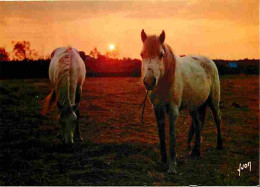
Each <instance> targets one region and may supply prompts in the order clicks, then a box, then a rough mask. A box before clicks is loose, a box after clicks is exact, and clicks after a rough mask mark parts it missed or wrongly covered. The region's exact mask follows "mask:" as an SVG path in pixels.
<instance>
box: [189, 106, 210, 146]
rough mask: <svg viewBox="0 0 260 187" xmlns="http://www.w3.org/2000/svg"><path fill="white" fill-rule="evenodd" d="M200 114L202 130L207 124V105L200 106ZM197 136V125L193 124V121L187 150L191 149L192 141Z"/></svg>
mask: <svg viewBox="0 0 260 187" xmlns="http://www.w3.org/2000/svg"><path fill="white" fill-rule="evenodd" d="M198 112H199V116H198V117H199V120H200V124H201V127H200V130H202V128H203V127H204V123H205V117H206V113H207V103H205V104H203V105H202V106H200V108H199V109H198ZM194 134H195V124H194V122H193V120H191V126H190V130H189V134H188V146H187V149H190V148H191V140H192V137H193V135H194Z"/></svg>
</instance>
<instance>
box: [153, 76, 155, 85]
mask: <svg viewBox="0 0 260 187" xmlns="http://www.w3.org/2000/svg"><path fill="white" fill-rule="evenodd" d="M155 83H156V78H153V86H155Z"/></svg>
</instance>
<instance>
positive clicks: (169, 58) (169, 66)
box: [163, 44, 176, 82]
mask: <svg viewBox="0 0 260 187" xmlns="http://www.w3.org/2000/svg"><path fill="white" fill-rule="evenodd" d="M163 49H164V52H165V57H164V59H163V61H164V64H165V77H166V78H167V80H168V81H169V82H172V81H173V79H174V77H175V69H176V57H175V55H174V54H173V51H172V48H171V47H170V46H169V45H168V44H163Z"/></svg>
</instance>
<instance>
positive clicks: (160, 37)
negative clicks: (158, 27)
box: [159, 30, 165, 44]
mask: <svg viewBox="0 0 260 187" xmlns="http://www.w3.org/2000/svg"><path fill="white" fill-rule="evenodd" d="M159 39H160V42H161V44H163V42H164V40H165V32H164V30H163V31H162V33H161V34H160V36H159Z"/></svg>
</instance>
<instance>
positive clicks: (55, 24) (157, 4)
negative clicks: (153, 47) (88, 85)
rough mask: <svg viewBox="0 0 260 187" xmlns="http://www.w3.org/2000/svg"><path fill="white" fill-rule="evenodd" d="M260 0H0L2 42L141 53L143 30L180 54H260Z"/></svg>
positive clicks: (48, 48) (224, 56)
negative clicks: (111, 47)
mask: <svg viewBox="0 0 260 187" xmlns="http://www.w3.org/2000/svg"><path fill="white" fill-rule="evenodd" d="M258 17H259V4H258V0H172V1H163V2H161V1H141V2H139V1H124V2H122V1H76V2H68V1H67V2H64V1H63V2H0V47H5V48H6V49H7V51H9V52H11V51H12V43H11V41H12V40H14V41H21V40H26V41H30V42H31V46H32V48H34V49H36V50H37V51H39V53H40V54H41V55H42V54H45V55H47V54H50V53H51V52H52V50H53V49H55V48H56V47H60V46H73V47H76V48H77V49H78V50H83V51H85V52H86V53H87V54H88V53H89V51H90V50H91V49H93V48H94V47H97V48H98V50H100V51H101V52H102V53H103V54H104V53H105V52H106V51H107V50H108V47H109V44H110V43H114V44H115V46H116V47H117V48H118V50H119V53H120V57H131V58H140V56H139V54H140V51H141V47H142V42H141V39H140V33H141V30H142V29H145V31H146V33H147V34H157V35H158V34H160V33H161V31H162V29H164V30H165V33H166V40H165V42H166V43H168V44H169V45H170V46H171V47H172V49H173V50H174V52H175V53H176V54H179V55H182V54H203V55H206V56H209V57H211V58H222V59H240V58H259V37H258V36H259V18H258Z"/></svg>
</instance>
